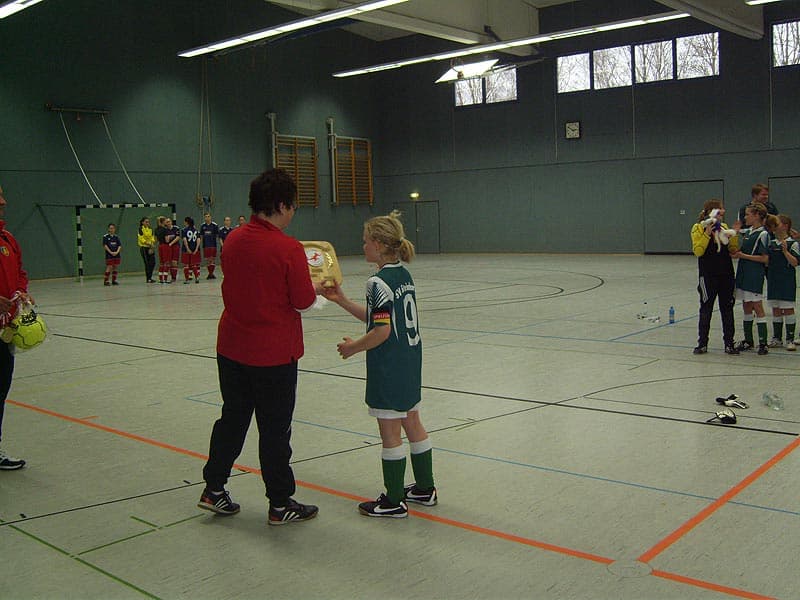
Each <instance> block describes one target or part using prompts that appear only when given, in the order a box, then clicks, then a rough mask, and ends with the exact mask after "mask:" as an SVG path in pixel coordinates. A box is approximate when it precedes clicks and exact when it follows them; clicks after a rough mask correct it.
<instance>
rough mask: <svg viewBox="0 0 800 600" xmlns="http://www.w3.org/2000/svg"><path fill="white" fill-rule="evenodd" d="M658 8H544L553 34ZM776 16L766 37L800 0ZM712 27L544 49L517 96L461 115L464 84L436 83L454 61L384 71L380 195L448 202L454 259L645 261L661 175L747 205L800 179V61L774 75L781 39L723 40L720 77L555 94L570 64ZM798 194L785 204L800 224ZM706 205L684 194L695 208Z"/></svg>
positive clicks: (616, 35) (447, 234)
mask: <svg viewBox="0 0 800 600" xmlns="http://www.w3.org/2000/svg"><path fill="white" fill-rule="evenodd" d="M648 5H649V9H650V10H652V11H653V12H665V8H664V7H663V6H662V5H658V4H656V3H647V2H613V1H611V2H605V3H598V2H593V3H590V2H583V3H573V4H569V5H564V6H560V7H554V8H552V9H545V10H543V11H541V13H540V15H541V27H542V31H543V32H547V31H555V30H561V29H566V28H572V27H579V26H581V25H583V24H586V23H587V22H588V19H594V22H602V21H613V20H616V19H621V18H625V17H630V16H633V15H634V14H642V12H646V11H647V9H648ZM782 5H785V6H782ZM578 7H583V8H582V9H580V10H579V8H578ZM589 10H594V11H597V10H602V11H604V12H603V13H602V14H597V13H589V12H588V11H589ZM764 14H765V17H766V19H767V21H768V23H767V25H766V30H767V31H768V32H769V31H770V25H769V23H770V22H772V21H779V20H788V19H800V2H783V3H781V5H776V6H774V7H765V11H764ZM713 30H714V28H712V27H711V26H709V25H707V24H705V23H702V22H699V21H694V20H691V19H686V20H683V21H680V22H677V23H664V24H662V25H660V26H652V27H643V28H636V29H631V30H628V31H615V32H608V33H605V34H602V35H595V36H587V37H584V38H573V39H571V40H569V41H568V42H567V41H564V42H561V43H560V44H556V43H552V44H546V45H543V46H542V47H541V48H540V50H541V52H542V54H541V58H542V59H543V60H542V61H541V62H539V63H537V64H534V65H530V66H526V67H523V68H520V69H519V70H518V97H519V99H518V100H517V101H516V102H510V103H502V104H496V105H485V106H475V107H463V108H455V107H454V106H453V90H452V87H450V86H448V85H441V84H440V85H436V84H434V83H433V82H434V81H435V79H436V78H437V77H438V76H439V75H441V73H442V72H443V71H444V69H445V67H446V65H444V66H442V65H439V64H437V65H420V66H417V67H412V68H407V69H404V70H402V71H394V72H387V73H383V74H380V75H378V76H376V80H377V82H378V86H379V87H380V89H381V90H382V92H383V93H382V94H381V95H380V97H379V100H378V102H379V106H380V112H381V114H382V115H385V119H384V121H383V123H382V126H381V128H380V130H379V136H380V137H379V143H378V147H379V148H380V150H381V152H380V155H379V162H378V168H377V171H378V173H379V177H378V180H377V183H376V189H377V190H378V194H379V195H380V196H382V197H391V198H394V199H396V200H399V199H407V198H408V194H409V192H410V191H412V190H415V191H419V192H420V193H421V194H422V198H423V199H425V200H427V201H436V202H438V203H439V215H440V230H441V250H442V251H443V252H467V251H498V252H499V251H521V252H581V251H592V252H643V251H644V250H645V249H646V247H645V239H644V230H645V227H644V225H647V224H648V223H647V219H648V218H650V215H648V214H645V213H644V212H643V206H644V204H643V189H644V186H645V185H646V184H648V183H653V182H691V181H697V182H698V190H701V189H703V185H701V184H700V182H702V181H706V180H722V181H723V182H724V195H725V198H726V199H727V200H728V201H729V203H730V204H732V205H733V206H734V207H737V208H738V206H739V205H740V204H742V203H744V202H745V201H747V200H749V196H750V187H751V185H752V184H753V183H755V182H759V181H763V182H767V183H769V182H772V181H775V180H777V179H784V178H787V177H792V176H797V175H800V113H799V111H798V109H797V106H798V104H797V98H798V97H800V93H799V92H800V67H788V68H781V69H770V57H771V46H770V44H771V42H770V37H769V35H767V36H766V37H765V38H764V39H762V40H757V41H756V40H749V39H745V38H742V37H739V36H735V35H733V34H730V33H727V32H724V31H723V32H721V33H720V47H721V74H720V76H719V77H713V78H704V79H695V80H687V81H668V82H659V83H651V84H646V85H636V86H634V87H625V88H617V89H609V90H598V91H586V92H573V93H569V94H557V93H556V91H555V69H556V67H555V58H556V57H557V56H559V55H565V54H571V53H575V52H581V51H591V50H594V49H599V48H606V47H613V46H618V45H623V44H635V43H643V42H649V41H656V40H659V39H671V38H674V37H676V36H678V35H688V34H693V33H702V32H706V31H713ZM395 52H396V56H413V55H415V53H416V49H415V48H409V49H408V50H407V51H405V52H403V49H402V48H396V49H395ZM575 120H577V121H581V124H582V130H583V135H582V138H581V139H580V140H567V139H564V133H563V132H564V123H565V122H567V121H575ZM797 192H798V194H797V196H798V197H797V199H795V198H794V197H792V195H791V194H786V195H784V197H778V196H774V201H775V202H776V204H777V205H778V207H779V208H785V210H787V211H788V210H796V211H797V212H794V213H793V216H794V217H795V220H800V187H798V188H797ZM706 199H707V198H705V197H702V196H700V195H699V197H692V198H687V199H686V202H685V204H686V209H687V211H688V213H689V214H691V215H696V214H697V212H699V209H700V208H701V206H702V203H703V202H704V201H705V200H706ZM676 215H677V211H676ZM668 225H671V224H668ZM665 229H666V230H667V231H669V232H670V233H669V235H673V231H672V228H670V227H665ZM680 231H681V232H683V230H682V229H681V230H680ZM680 235H681V236H683V235H685V240H683V241H682V242H679V243H678V244H677V246H676V248H680V249H681V250H683V249H684V248H685V251H686V252H689V251H690V248H689V246H688V230H687V231H686V232H685V233H681V234H680ZM682 239H683V238H682Z"/></svg>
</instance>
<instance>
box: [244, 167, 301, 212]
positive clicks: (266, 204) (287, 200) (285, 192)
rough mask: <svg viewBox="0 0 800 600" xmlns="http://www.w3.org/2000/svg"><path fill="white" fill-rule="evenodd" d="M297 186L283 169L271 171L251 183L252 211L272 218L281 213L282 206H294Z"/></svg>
mask: <svg viewBox="0 0 800 600" xmlns="http://www.w3.org/2000/svg"><path fill="white" fill-rule="evenodd" d="M296 196H297V186H296V185H295V183H294V179H292V176H291V175H289V173H287V172H286V171H284V170H283V169H269V170H267V171H264V172H263V173H262V174H261V175H259V176H258V177H256V178H255V179H253V181H251V182H250V201H249V202H248V204H249V205H250V209H251V210H252V211H253V213H260V212H263V213H264V214H265V215H267V216H270V215H272V214H275V213H276V212H279V211H280V208H281V204H284V205H286V206H287V207H289V206H293V205H294V200H295V197H296Z"/></svg>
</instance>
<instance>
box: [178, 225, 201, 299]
mask: <svg viewBox="0 0 800 600" xmlns="http://www.w3.org/2000/svg"><path fill="white" fill-rule="evenodd" d="M183 222H184V224H185V225H186V227H184V228H183V231H181V240H182V242H181V243H182V244H183V252H182V253H181V262H182V263H183V283H189V282H191V275H194V282H195V283H200V235H199V234H198V233H197V229H195V228H194V219H193V218H192V217H186V218H185V219H184V220H183Z"/></svg>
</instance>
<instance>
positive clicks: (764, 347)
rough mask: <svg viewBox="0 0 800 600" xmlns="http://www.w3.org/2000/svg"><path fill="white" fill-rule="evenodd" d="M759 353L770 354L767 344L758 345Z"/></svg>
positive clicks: (760, 354) (762, 354) (761, 354)
mask: <svg viewBox="0 0 800 600" xmlns="http://www.w3.org/2000/svg"><path fill="white" fill-rule="evenodd" d="M758 354H759V356H764V355H765V354H769V350H767V345H766V344H759V345H758Z"/></svg>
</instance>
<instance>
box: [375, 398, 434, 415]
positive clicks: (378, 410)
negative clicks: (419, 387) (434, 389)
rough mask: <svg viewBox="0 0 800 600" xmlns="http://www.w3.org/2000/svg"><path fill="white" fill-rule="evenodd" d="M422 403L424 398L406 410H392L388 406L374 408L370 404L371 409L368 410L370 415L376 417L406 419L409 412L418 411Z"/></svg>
mask: <svg viewBox="0 0 800 600" xmlns="http://www.w3.org/2000/svg"><path fill="white" fill-rule="evenodd" d="M420 404H422V400H420V401H419V402H417V403H416V404H415V405H414V406H412V407H411V408H409V409H408V410H405V411H404V410H391V409H387V408H372V407H371V406H370V407H368V408H369V410H368V411H367V412H369V416H370V417H375V418H376V419H405V418H406V417H407V416H408V413H410V412H415V411H418V410H419V405H420Z"/></svg>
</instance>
